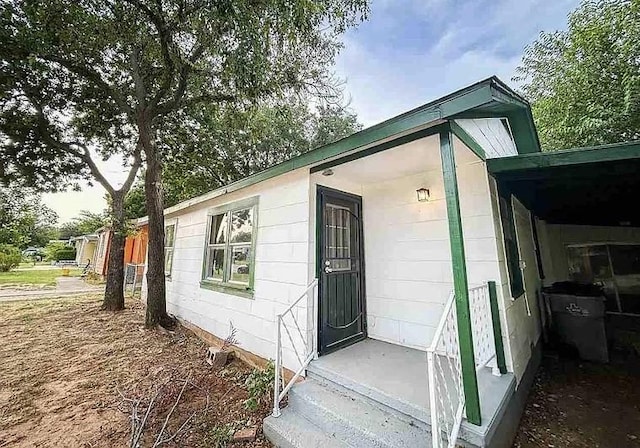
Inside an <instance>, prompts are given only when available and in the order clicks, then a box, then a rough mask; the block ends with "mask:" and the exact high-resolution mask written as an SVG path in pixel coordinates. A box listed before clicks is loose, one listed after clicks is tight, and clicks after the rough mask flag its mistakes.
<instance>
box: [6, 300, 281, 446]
mask: <svg viewBox="0 0 640 448" xmlns="http://www.w3.org/2000/svg"><path fill="white" fill-rule="evenodd" d="M100 305H101V297H99V296H97V295H85V296H79V297H75V298H60V299H52V300H39V301H33V302H26V301H25V302H10V303H4V304H0V320H1V321H2V325H0V340H1V341H2V344H0V359H2V362H0V447H5V446H11V447H18V448H20V447H33V446H60V447H69V446H78V447H82V446H84V447H105V448H106V447H113V446H119V447H126V446H128V442H129V437H130V425H131V422H130V419H129V416H130V407H129V406H128V404H127V403H126V402H124V400H123V398H122V396H124V397H127V398H134V399H138V398H140V399H141V400H142V401H141V406H140V409H139V414H144V411H145V410H146V403H147V402H148V399H149V398H150V396H151V394H153V393H154V391H155V389H154V387H155V386H154V385H158V384H169V386H167V387H165V389H166V390H167V394H165V395H163V396H161V397H160V399H158V400H157V402H156V403H157V404H156V406H155V407H154V408H153V411H152V412H151V413H150V416H149V421H148V424H147V430H146V431H145V434H146V435H145V437H144V438H143V443H142V446H151V445H153V440H154V439H155V435H156V434H157V433H158V432H159V430H160V428H161V427H162V425H163V422H164V419H165V417H166V415H167V414H168V412H169V410H170V409H171V407H172V406H173V404H174V402H175V398H176V397H177V395H178V393H179V392H180V390H181V387H182V384H183V381H184V379H186V378H190V381H191V382H192V383H193V386H191V385H190V386H189V387H187V388H186V389H185V391H184V396H183V397H182V399H181V401H180V404H179V406H177V408H176V410H175V413H174V414H173V417H172V418H171V420H170V422H169V425H168V428H169V429H170V431H171V433H172V434H173V432H174V431H175V430H176V429H177V428H178V427H179V426H180V425H181V424H182V422H183V421H185V420H186V419H187V418H189V417H190V416H191V415H193V414H194V412H196V415H195V417H193V420H192V424H190V425H189V429H188V431H185V432H183V433H181V435H180V436H178V437H177V438H176V439H174V440H172V441H170V442H168V443H166V444H163V445H162V446H163V447H185V448H189V447H225V446H227V445H228V444H229V443H230V442H229V440H230V436H231V435H232V434H233V432H234V431H235V430H237V429H240V428H243V427H246V426H254V425H255V426H259V425H260V424H261V421H262V418H264V416H266V415H267V413H268V412H269V409H268V407H269V406H268V402H269V400H266V401H265V403H267V404H263V405H261V406H259V408H258V409H257V410H255V411H249V410H247V408H246V406H245V404H244V403H245V401H246V400H247V399H248V398H249V397H250V394H249V393H248V391H247V388H246V386H245V384H247V378H248V377H249V376H250V374H251V369H250V368H249V367H248V366H247V365H246V364H244V363H242V362H240V361H238V360H234V361H232V362H231V363H230V364H229V365H227V367H226V368H225V369H223V370H221V371H217V372H216V371H214V370H212V369H211V368H210V367H209V365H208V364H207V363H206V362H205V350H206V346H205V344H204V343H203V342H202V341H200V340H199V339H198V338H197V337H195V336H194V335H193V334H192V333H191V332H189V331H187V330H185V329H183V328H177V329H176V331H175V332H173V333H169V332H160V331H150V330H145V329H144V327H143V323H144V309H143V308H142V306H141V305H140V304H139V303H138V302H132V301H129V302H127V307H128V308H127V309H126V310H124V311H121V312H118V313H110V312H103V311H101V310H100ZM254 376H255V375H254ZM168 381H173V382H172V383H168ZM120 394H122V396H121V395H120ZM206 397H208V402H209V405H208V408H207V410H206V412H205V411H204V408H205V403H206V401H207V400H206ZM231 446H233V447H234V448H236V447H269V446H270V444H269V443H268V442H267V441H266V440H265V439H264V438H263V436H262V435H259V436H258V439H257V440H256V441H254V442H246V443H232V445H231Z"/></svg>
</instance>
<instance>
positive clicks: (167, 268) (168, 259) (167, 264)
mask: <svg viewBox="0 0 640 448" xmlns="http://www.w3.org/2000/svg"><path fill="white" fill-rule="evenodd" d="M172 266H173V249H170V248H167V249H165V250H164V275H165V276H167V277H168V276H170V275H171V267H172Z"/></svg>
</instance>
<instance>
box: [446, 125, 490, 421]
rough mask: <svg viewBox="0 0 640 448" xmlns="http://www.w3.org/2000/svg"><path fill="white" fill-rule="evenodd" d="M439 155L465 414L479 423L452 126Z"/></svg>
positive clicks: (478, 398) (478, 403)
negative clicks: (447, 223) (451, 268)
mask: <svg viewBox="0 0 640 448" xmlns="http://www.w3.org/2000/svg"><path fill="white" fill-rule="evenodd" d="M440 157H441V159H442V174H443V177H444V191H445V197H446V201H447V218H448V221H449V240H450V243H451V262H452V263H451V264H452V267H453V287H454V291H455V297H456V314H457V318H458V340H459V344H460V363H461V367H462V385H463V388H464V396H465V405H466V406H465V407H466V414H467V420H468V421H469V422H470V423H473V424H474V425H480V424H481V421H482V420H481V416H480V397H479V396H478V379H477V378H476V363H475V358H474V354H473V335H472V329H471V312H470V310H469V286H468V282H467V266H466V262H465V255H464V240H463V236H462V218H461V217H460V198H459V197H458V179H457V176H456V160H455V155H454V150H453V141H452V134H451V130H447V131H442V132H440Z"/></svg>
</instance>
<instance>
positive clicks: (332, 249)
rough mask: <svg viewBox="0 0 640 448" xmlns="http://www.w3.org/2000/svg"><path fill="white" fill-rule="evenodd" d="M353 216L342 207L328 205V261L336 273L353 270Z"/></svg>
mask: <svg viewBox="0 0 640 448" xmlns="http://www.w3.org/2000/svg"><path fill="white" fill-rule="evenodd" d="M352 216H353V215H352V214H351V212H350V211H349V210H348V209H347V208H344V207H342V206H340V205H334V204H327V205H326V232H327V233H326V258H327V260H326V261H327V262H328V265H327V266H329V267H330V268H331V269H332V270H334V271H344V270H350V269H351V258H350V257H351V244H352V237H353V235H352V234H351V219H352Z"/></svg>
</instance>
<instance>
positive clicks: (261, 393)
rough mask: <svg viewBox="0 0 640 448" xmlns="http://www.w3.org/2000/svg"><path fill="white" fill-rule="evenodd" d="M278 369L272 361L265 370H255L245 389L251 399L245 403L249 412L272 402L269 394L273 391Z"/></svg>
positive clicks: (248, 378) (249, 377) (250, 375)
mask: <svg viewBox="0 0 640 448" xmlns="http://www.w3.org/2000/svg"><path fill="white" fill-rule="evenodd" d="M275 374H276V369H275V365H274V364H273V362H272V361H269V362H268V363H267V366H266V367H265V368H264V369H253V371H252V372H251V373H250V374H249V376H248V377H247V380H246V382H245V387H246V388H247V392H248V393H249V398H247V399H246V400H245V401H244V407H245V408H246V409H248V410H249V411H252V412H253V411H256V410H258V408H259V407H260V405H261V404H263V403H267V402H269V401H270V396H269V393H270V392H271V391H272V390H273V380H274V378H275Z"/></svg>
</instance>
